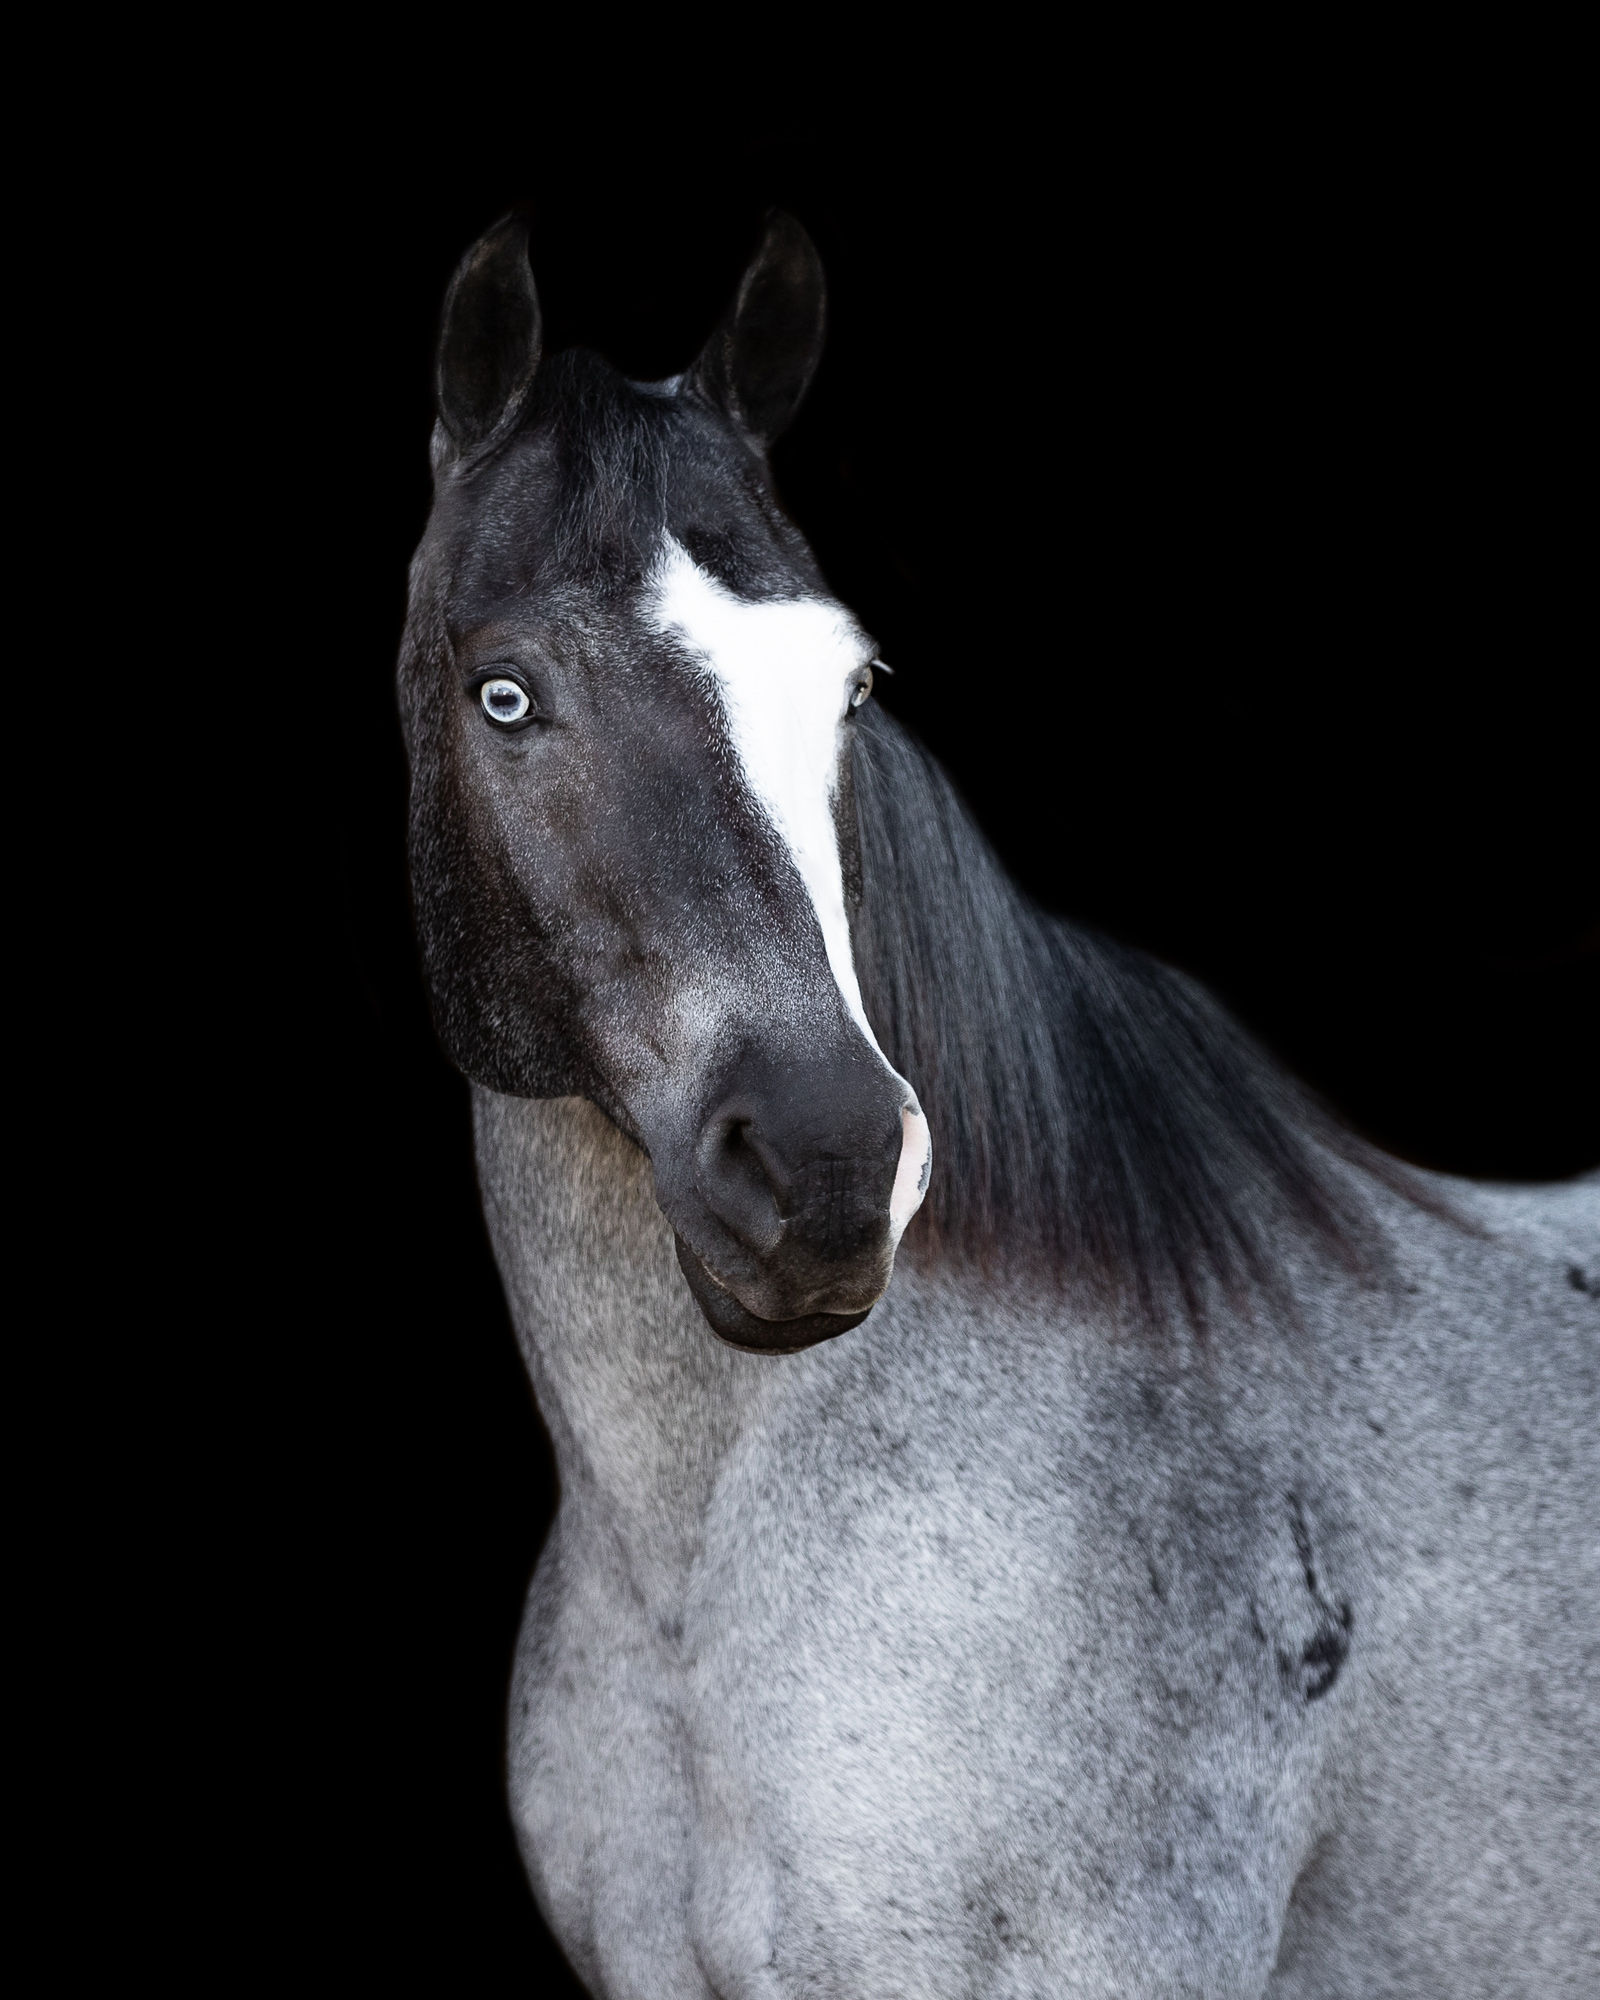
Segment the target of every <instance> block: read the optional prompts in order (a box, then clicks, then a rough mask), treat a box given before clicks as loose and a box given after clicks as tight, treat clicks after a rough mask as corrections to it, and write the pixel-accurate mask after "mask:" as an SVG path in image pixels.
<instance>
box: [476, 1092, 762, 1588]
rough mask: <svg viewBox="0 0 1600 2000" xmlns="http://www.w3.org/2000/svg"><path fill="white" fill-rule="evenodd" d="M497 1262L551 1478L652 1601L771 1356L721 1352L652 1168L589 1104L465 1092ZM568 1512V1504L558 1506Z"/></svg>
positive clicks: (664, 1584)
mask: <svg viewBox="0 0 1600 2000" xmlns="http://www.w3.org/2000/svg"><path fill="white" fill-rule="evenodd" d="M474 1124H475V1129H476V1137H477V1154H478V1173H479V1178H480V1181H481V1183H482V1187H483V1197H484V1212H485V1215H486V1218H487V1220H488V1225H489V1234H490V1238H491V1240H492V1242H493V1244H494V1251H495V1257H496V1261H497V1262H498V1264H499V1266H500V1273H501V1277H502V1279H503V1281H504V1284H505V1287H506V1296H507V1300H508V1302H509V1305H510V1308H511V1315H512V1319H513V1321H514V1322H515V1325H516V1329H517V1335H518V1339H519V1341H520V1343H521V1345H522V1350H523V1355H524V1358H525V1360H526V1362H527V1366H528V1370H529V1373H530V1375H531V1377H532V1379H533V1386H534V1392H535V1394H536V1396H537V1397H538V1401H539V1407H540V1410H541V1412H542V1413H543V1416H544V1418H545V1421H546V1423H547V1424H548V1426H549V1429H550V1435H551V1440H552V1442H553V1444H554V1446H555V1453H556V1463H557V1470H558V1472H559V1475H560V1480H561V1493H562V1507H563V1521H564V1522H566V1521H568V1520H569V1519H571V1518H572V1517H573V1516H574V1515H579V1516H583V1517H585V1518H588V1519H598V1520H601V1521H603V1523H604V1525H605V1529H606V1531H607V1532H608V1533H609V1534H610V1535H611V1536H612V1537H613V1538H615V1539H616V1541H617V1542H618V1544H619V1545H620V1546H621V1547H622V1549H623V1550H624V1551H626V1552H627V1558H628V1561H629V1567H630V1569H631V1570H632V1572H633V1574H634V1576H635V1578H636V1579H637V1580H638V1582H639V1587H640V1588H641V1589H643V1590H644V1591H645V1592H646V1594H647V1595H654V1594H655V1593H656V1592H657V1591H659V1590H661V1589H668V1590H670V1589H671V1588H672V1587H673V1583H674V1580H675V1579H677V1578H679V1577H681V1575H682V1574H683V1572H684V1571H685V1570H686V1568H687V1566H688V1564H689V1563H690V1562H691V1561H692V1560H693V1557H694V1554H695V1552H696V1549H697V1547H698V1544H699V1523H700V1520H701V1518H702V1516H703V1514H704V1510H705V1506H706V1503H707V1500H708V1498H709V1496H710V1492H711V1489H712V1486H713V1484H714V1482H715V1479H716V1476H717V1471H718V1468H719V1466H720V1465H721V1463H722V1461H723V1459H724V1457H725V1456H726V1454H727V1453H728V1451H729V1450H730V1449H732V1447H733V1446H734V1444H735V1443H736V1442H737V1440H738V1438H739V1436H740V1434H741V1432H742V1431H743V1430H744V1429H745V1428H746V1426H747V1425H748V1424H749V1423H750V1422H751V1420H752V1418H753V1417H754V1416H755V1415H756V1414H757V1412H758V1411H759V1409H760V1408H761V1407H762V1406H763V1405H764V1404H765V1402H766V1401H767V1400H769V1399H770V1396H771V1395H772V1393H774V1390H775V1389H776V1387H777V1384H778V1377H779V1376H780V1375H781V1362H775V1361H773V1360H771V1359H769V1358H768V1357H765V1356H752V1355H744V1354H740V1353H737V1352H735V1351H734V1350H733V1349H731V1348H727V1347H724V1346H723V1345H722V1343H721V1342H719V1341H718V1340H716V1339H715V1338H714V1337H713V1336H712V1334H711V1333H710V1331H709V1330H708V1328H707V1326H706V1323H705V1321H704V1319H703V1318H702V1317H701V1314H700V1309H699V1307H698V1306H696V1304H695V1303H694V1301H693V1299H692V1298H691V1297H690V1294H689V1290H688V1287H687V1286H686V1285H685V1284H684V1282H683V1277H682V1274H681V1273H680V1271H679V1269H678V1264H677V1259H676V1256H675V1254H674V1250H673V1241H672V1231H671V1228H670V1226H669V1225H668V1223H667V1221H666V1219H665V1217H664V1216H663V1215H662V1213H661V1210H660V1209H659V1208H658V1207H657V1205H656V1201H655V1195H654V1191H653V1188H652V1184H651V1175H650V1163H649V1161H648V1159H647V1158H646V1157H645V1155H644V1154H643V1153H642V1152H641V1151H640V1150H639V1149H638V1147H636V1146H635V1145H633V1144H632V1143H631V1142H630V1141H629V1140H627V1139H625V1138H624V1137H623V1136H622V1134H621V1133H620V1132H618V1131H617V1129H616V1127H615V1126H614V1125H612V1123H611V1122H610V1120H609V1119H607V1118H606V1117H605V1116H604V1115H603V1114H602V1113H601V1112H599V1111H598V1110H596V1109H595V1108H594V1106H593V1105H591V1104H588V1103H586V1102H584V1101H583V1100H582V1099H579V1098H557V1099H549V1100H543V1101H530V1100H527V1099H521V1098H511V1097H500V1096H496V1095H495V1094H493V1093H491V1092H488V1091H481V1090H480V1091H475V1092H474ZM569 1510H570V1511H569Z"/></svg>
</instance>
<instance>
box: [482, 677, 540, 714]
mask: <svg viewBox="0 0 1600 2000" xmlns="http://www.w3.org/2000/svg"><path fill="white" fill-rule="evenodd" d="M478 699H479V701H481V702H482V703H483V712H484V714H485V715H486V716H488V718H489V720H490V721H491V722H498V723H501V724H503V725H504V724H510V723H513V722H522V721H524V720H525V719H526V718H527V717H528V716H529V715H530V714H531V713H532V711H533V703H532V702H531V701H529V699H528V695H527V690H526V689H525V688H520V687H518V685H517V683H516V682H515V681H508V680H498V679H497V680H492V681H485V682H484V684H483V686H482V687H481V688H479V690H478Z"/></svg>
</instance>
